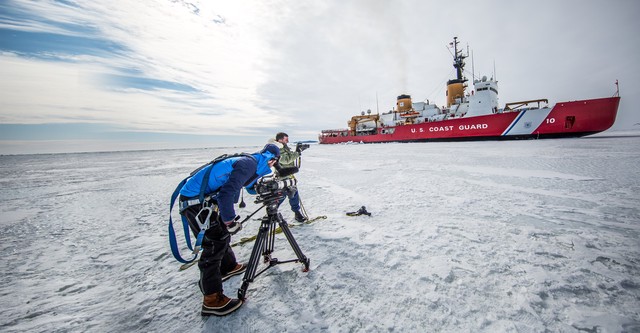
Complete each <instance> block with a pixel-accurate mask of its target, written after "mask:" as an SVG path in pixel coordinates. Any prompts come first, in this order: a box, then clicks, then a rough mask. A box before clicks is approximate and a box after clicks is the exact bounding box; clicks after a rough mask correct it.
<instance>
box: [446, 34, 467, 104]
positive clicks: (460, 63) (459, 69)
mask: <svg viewBox="0 0 640 333" xmlns="http://www.w3.org/2000/svg"><path fill="white" fill-rule="evenodd" d="M458 43H459V42H458V37H453V42H452V43H451V44H453V50H454V53H453V67H454V68H455V69H456V78H455V79H452V80H449V81H447V107H451V105H452V104H457V102H456V99H460V101H462V98H463V97H464V90H465V88H466V85H465V82H467V79H466V78H465V77H464V75H463V72H464V65H465V64H464V58H466V57H467V56H466V55H464V54H462V50H458Z"/></svg>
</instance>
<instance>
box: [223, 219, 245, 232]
mask: <svg viewBox="0 0 640 333" xmlns="http://www.w3.org/2000/svg"><path fill="white" fill-rule="evenodd" d="M227 230H228V231H229V233H230V234H232V235H235V234H237V233H238V231H240V230H242V224H240V223H238V222H236V221H235V220H234V221H232V222H231V223H229V224H227Z"/></svg>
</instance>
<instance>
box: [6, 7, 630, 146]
mask: <svg viewBox="0 0 640 333" xmlns="http://www.w3.org/2000/svg"><path fill="white" fill-rule="evenodd" d="M639 7H640V6H639V5H638V4H636V2H634V1H614V2H588V3H584V2H581V1H575V0H571V1H565V2H557V1H549V0H542V1H538V2H535V3H523V2H515V3H514V2H504V1H497V0H496V1H489V2H483V3H479V2H476V1H461V2H459V3H458V4H457V5H456V6H451V5H447V4H434V3H429V2H424V1H417V0H415V1H403V2H400V3H390V2H388V1H381V0H380V1H365V0H356V1H348V2H341V1H337V0H330V1H322V2H296V1H284V0H269V1H243V2H233V1H223V2H219V1H216V2H213V1H204V0H203V1H178V0H166V1H161V0H147V1H144V0H141V1H134V2H130V1H124V0H114V1H98V2H71V1H56V2H49V1H30V2H23V1H5V2H3V3H2V4H0V52H2V53H0V65H1V66H0V77H1V79H0V110H1V111H0V121H2V123H5V124H46V123H83V124H87V123H94V124H106V125H110V126H117V127H118V128H125V129H128V130H130V131H146V132H155V133H182V134H206V135H236V136H244V135H249V136H252V135H256V136H265V137H267V136H270V135H272V133H275V132H277V131H279V130H285V129H286V131H287V132H288V133H290V134H292V135H293V136H294V137H295V136H303V137H304V138H305V139H308V138H314V137H315V135H316V133H318V132H319V131H320V130H322V129H326V128H340V127H344V126H345V124H346V121H347V120H348V118H349V117H350V116H351V115H353V114H356V113H359V112H360V111H364V110H366V109H372V110H373V111H376V110H379V111H380V112H383V111H386V110H389V109H390V108H392V107H393V106H394V105H395V98H396V96H398V95H400V94H405V93H407V94H411V95H412V96H413V97H414V100H424V99H429V100H430V101H432V102H435V103H437V104H438V105H442V104H444V88H445V83H446V80H447V79H449V78H451V75H452V73H453V71H452V70H453V67H452V66H451V55H450V54H449V52H448V51H447V47H446V45H447V44H448V43H449V42H450V41H451V40H452V38H453V37H454V36H457V37H459V38H460V40H461V42H462V43H461V46H462V47H463V48H465V50H466V46H467V43H468V45H470V50H471V52H472V55H473V58H471V57H470V58H468V59H467V67H466V70H467V77H469V78H471V77H472V73H471V71H473V72H474V74H475V75H476V76H478V77H481V76H482V75H487V76H492V75H497V78H498V80H499V84H500V101H501V103H502V104H504V103H506V102H513V101H518V100H526V99H533V98H549V99H550V101H552V102H557V101H564V100H572V99H582V98H595V97H605V96H610V95H612V94H613V92H614V90H615V87H614V86H613V83H614V81H615V80H616V79H619V80H620V83H621V87H622V92H623V100H622V102H621V107H620V117H619V119H625V121H627V122H629V121H630V122H631V123H636V122H638V119H637V117H636V120H635V121H633V117H634V114H630V115H629V114H628V113H627V112H626V111H625V108H626V107H627V105H629V106H631V105H635V104H637V103H640V97H637V96H640V86H639V85H638V83H636V79H635V78H636V77H637V76H638V74H640V73H639V70H638V65H637V61H636V60H635V59H634V58H633V57H630V56H628V55H632V54H637V53H638V51H640V42H639V41H638V39H637V38H635V37H634V36H633V33H632V31H637V30H639V29H640V24H639V23H638V21H637V20H636V19H635V13H638V10H639ZM494 64H495V65H494ZM494 68H495V70H494ZM627 103H629V104H627Z"/></svg>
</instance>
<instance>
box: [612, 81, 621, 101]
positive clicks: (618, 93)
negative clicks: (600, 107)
mask: <svg viewBox="0 0 640 333" xmlns="http://www.w3.org/2000/svg"><path fill="white" fill-rule="evenodd" d="M613 97H620V85H619V84H618V79H616V93H615V94H613Z"/></svg>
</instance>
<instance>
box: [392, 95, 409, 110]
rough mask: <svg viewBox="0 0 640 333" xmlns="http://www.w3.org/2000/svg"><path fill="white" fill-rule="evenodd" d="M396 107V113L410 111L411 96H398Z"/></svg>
mask: <svg viewBox="0 0 640 333" xmlns="http://www.w3.org/2000/svg"><path fill="white" fill-rule="evenodd" d="M396 107H397V109H398V112H407V111H411V96H410V95H400V96H398V101H397V102H396Z"/></svg>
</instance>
